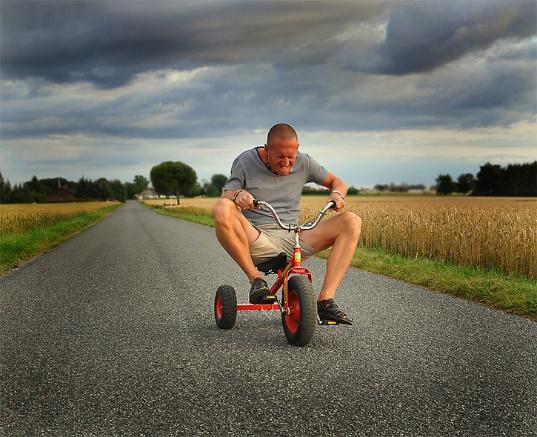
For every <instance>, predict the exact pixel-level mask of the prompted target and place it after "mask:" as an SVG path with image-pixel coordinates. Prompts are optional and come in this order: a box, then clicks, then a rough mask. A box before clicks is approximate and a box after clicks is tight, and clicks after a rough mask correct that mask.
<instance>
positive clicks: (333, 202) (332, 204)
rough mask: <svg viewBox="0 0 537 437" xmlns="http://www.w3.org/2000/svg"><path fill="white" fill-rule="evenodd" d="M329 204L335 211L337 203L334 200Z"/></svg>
mask: <svg viewBox="0 0 537 437" xmlns="http://www.w3.org/2000/svg"><path fill="white" fill-rule="evenodd" d="M328 204H329V205H330V209H334V208H335V207H336V202H335V201H334V200H331V201H330V202H328Z"/></svg>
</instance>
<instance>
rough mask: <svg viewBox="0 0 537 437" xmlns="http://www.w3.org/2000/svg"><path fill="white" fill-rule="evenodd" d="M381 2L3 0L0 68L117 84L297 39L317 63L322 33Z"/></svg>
mask: <svg viewBox="0 0 537 437" xmlns="http://www.w3.org/2000/svg"><path fill="white" fill-rule="evenodd" d="M386 4H387V3H386V2H365V3H360V4H357V3H354V2H339V3H338V4H337V5H336V4H334V3H327V2H322V1H319V2H287V1H269V2H246V1H233V2H216V1H215V2H176V3H174V2H112V1H109V2H102V1H91V2H84V1H73V2H68V1H46V2H43V1H33V2H32V1H24V0H18V1H10V0H4V1H2V2H1V5H2V6H1V7H2V10H1V23H0V24H1V26H0V28H1V34H0V36H1V38H0V39H1V46H0V47H1V66H2V73H3V75H4V77H17V78H21V77H44V78H47V79H49V80H53V81H57V82H71V81H77V80H87V81H91V82H94V83H96V84H99V85H101V86H117V85H120V84H123V83H125V82H127V81H128V80H129V79H130V78H132V76H133V75H135V74H136V73H139V72H142V71H148V70H152V69H159V68H166V67H171V66H180V67H182V68H185V67H187V68H188V67H190V68H191V67H194V66H199V65H208V64H221V63H224V64H226V63H227V64H229V63H241V62H251V61H260V60H264V59H270V60H271V61H274V62H278V61H279V60H281V59H284V58H285V57H293V55H294V49H295V48H296V47H302V48H303V52H304V56H305V57H306V58H308V56H309V57H310V58H312V59H310V60H309V62H318V61H319V60H320V59H319V56H323V55H324V53H323V50H322V49H321V50H320V53H317V50H316V47H317V46H322V45H323V44H322V43H321V42H322V41H323V40H325V39H327V38H330V37H331V36H332V35H333V34H334V33H336V32H337V31H338V30H339V29H341V28H342V27H345V26H347V25H348V24H349V23H352V22H354V21H362V20H367V19H369V18H370V17H372V16H375V15H378V14H379V13H381V12H382V11H383V10H384V9H385V8H386ZM308 53H309V55H308ZM295 55H300V54H295ZM306 61H307V60H306Z"/></svg>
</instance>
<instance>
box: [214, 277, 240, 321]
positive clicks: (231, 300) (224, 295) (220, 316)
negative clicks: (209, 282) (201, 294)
mask: <svg viewBox="0 0 537 437" xmlns="http://www.w3.org/2000/svg"><path fill="white" fill-rule="evenodd" d="M214 318H215V321H216V326H218V327H219V328H220V329H231V328H233V326H234V325H235V320H236V318H237V294H236V293H235V289H234V288H233V287H232V286H231V285H221V286H220V287H218V289H217V290H216V295H215V297H214Z"/></svg>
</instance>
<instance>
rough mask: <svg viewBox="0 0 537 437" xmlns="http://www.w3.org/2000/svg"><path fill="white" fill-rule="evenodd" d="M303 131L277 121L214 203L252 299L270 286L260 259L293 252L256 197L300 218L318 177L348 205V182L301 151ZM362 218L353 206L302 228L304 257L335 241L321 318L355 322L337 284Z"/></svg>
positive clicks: (288, 217)
mask: <svg viewBox="0 0 537 437" xmlns="http://www.w3.org/2000/svg"><path fill="white" fill-rule="evenodd" d="M298 146H299V145H298V136H297V134H296V132H295V130H294V129H293V128H292V127H291V126H290V125H288V124H277V125H275V126H273V127H272V128H271V129H270V131H269V133H268V136H267V143H266V145H265V146H264V147H256V148H253V149H250V150H247V151H246V152H243V153H242V154H241V155H239V156H238V157H237V158H236V159H235V161H234V162H233V165H232V167H231V177H230V178H229V180H228V182H227V183H226V185H225V187H224V192H223V194H222V197H221V198H220V199H219V200H218V202H217V203H216V205H215V207H214V209H213V216H214V218H215V230H216V236H217V238H218V241H219V242H220V244H221V245H222V246H223V247H224V249H225V250H226V251H227V252H228V253H229V255H231V257H232V258H233V259H234V260H235V262H236V263H237V264H238V265H239V266H240V268H241V269H242V270H243V271H244V273H245V274H246V276H247V277H248V280H249V281H250V283H251V284H252V286H251V289H250V296H249V298H250V302H251V303H259V302H262V301H263V300H264V299H265V297H266V296H267V295H269V294H270V289H269V287H268V285H267V282H266V281H265V280H264V279H263V278H262V276H261V273H260V272H259V271H258V270H257V268H256V265H258V264H259V263H261V262H263V261H267V260H268V259H270V258H272V257H274V256H276V255H278V254H279V253H281V252H286V253H287V254H288V256H289V257H290V256H291V255H292V253H293V243H294V241H293V235H290V234H289V232H287V231H286V230H282V229H280V228H279V227H278V225H277V224H276V223H275V221H274V218H273V217H272V215H270V213H269V212H267V211H264V210H260V209H254V205H253V201H254V199H258V200H264V201H267V202H269V203H270V204H272V206H274V207H275V209H276V212H277V213H278V215H279V216H280V217H281V218H282V222H284V223H294V224H297V223H298V212H299V202H300V196H301V193H302V188H303V186H304V184H305V183H307V182H316V183H318V184H320V185H323V186H325V187H327V188H329V189H330V190H331V192H330V196H329V200H333V201H335V203H336V208H335V209H336V211H340V210H342V209H343V208H344V207H345V196H346V194H347V185H346V184H345V183H344V182H343V181H342V180H341V179H339V178H338V177H336V176H335V175H333V174H332V173H330V172H328V171H326V170H325V169H324V168H323V167H322V166H320V165H319V164H318V163H317V162H316V161H315V160H314V159H312V158H311V157H309V156H308V155H306V154H303V153H299V152H298ZM360 230H361V219H360V218H359V217H358V216H357V215H356V214H354V213H353V212H341V213H340V214H337V215H335V216H334V217H331V218H330V219H328V220H324V221H322V222H320V223H319V224H318V225H317V226H316V227H315V228H313V229H311V230H309V231H303V232H301V234H300V244H301V246H302V250H303V258H307V257H308V256H311V255H313V254H314V253H317V252H319V251H321V250H323V249H326V248H328V247H332V249H331V251H330V255H329V257H328V261H327V263H326V275H325V277H324V281H323V286H322V289H321V292H320V293H319V297H318V302H317V309H318V314H319V317H320V318H321V320H336V321H338V322H340V323H346V324H349V325H350V324H352V320H351V319H350V318H349V317H348V316H347V315H346V314H345V313H344V312H343V311H342V310H341V309H340V308H339V307H338V305H337V304H336V303H335V302H334V296H335V294H336V289H337V287H338V285H339V283H340V282H341V280H342V279H343V276H344V274H345V272H346V271H347V268H348V267H349V265H350V262H351V260H352V256H353V255H354V252H355V250H356V245H357V244H358V239H359V238H360Z"/></svg>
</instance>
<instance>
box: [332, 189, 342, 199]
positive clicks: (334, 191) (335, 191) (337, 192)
mask: <svg viewBox="0 0 537 437" xmlns="http://www.w3.org/2000/svg"><path fill="white" fill-rule="evenodd" d="M332 193H336V194H339V196H340V197H341V199H342V200H345V196H344V195H343V194H341V193H340V192H339V191H337V190H333V191H332Z"/></svg>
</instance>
